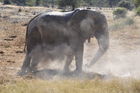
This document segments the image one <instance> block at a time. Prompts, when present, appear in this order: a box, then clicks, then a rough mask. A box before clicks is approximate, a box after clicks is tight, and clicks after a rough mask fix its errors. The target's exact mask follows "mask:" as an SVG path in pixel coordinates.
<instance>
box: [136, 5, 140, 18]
mask: <svg viewBox="0 0 140 93" xmlns="http://www.w3.org/2000/svg"><path fill="white" fill-rule="evenodd" d="M136 14H137V15H139V16H140V6H139V7H138V8H137V9H136Z"/></svg>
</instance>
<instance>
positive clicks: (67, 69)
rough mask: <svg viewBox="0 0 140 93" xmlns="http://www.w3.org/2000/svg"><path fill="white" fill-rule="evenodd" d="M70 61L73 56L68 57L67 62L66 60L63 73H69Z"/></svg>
mask: <svg viewBox="0 0 140 93" xmlns="http://www.w3.org/2000/svg"><path fill="white" fill-rule="evenodd" d="M72 60H73V55H68V56H67V60H66V64H65V66H64V73H68V72H70V70H69V65H70V64H71V62H72Z"/></svg>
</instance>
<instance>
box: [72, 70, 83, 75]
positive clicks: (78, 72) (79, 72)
mask: <svg viewBox="0 0 140 93" xmlns="http://www.w3.org/2000/svg"><path fill="white" fill-rule="evenodd" d="M73 73H74V74H75V75H80V74H81V73H82V70H78V69H76V70H75V71H74V72H73Z"/></svg>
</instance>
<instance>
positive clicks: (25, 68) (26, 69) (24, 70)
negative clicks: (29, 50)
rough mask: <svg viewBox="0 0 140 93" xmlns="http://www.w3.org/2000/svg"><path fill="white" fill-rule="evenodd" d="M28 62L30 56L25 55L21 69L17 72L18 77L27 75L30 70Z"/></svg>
mask: <svg viewBox="0 0 140 93" xmlns="http://www.w3.org/2000/svg"><path fill="white" fill-rule="evenodd" d="M30 61H31V56H30V55H29V54H26V56H25V59H24V62H23V65H22V67H21V71H20V72H18V75H20V76H23V75H25V74H27V73H28V72H29V70H30Z"/></svg>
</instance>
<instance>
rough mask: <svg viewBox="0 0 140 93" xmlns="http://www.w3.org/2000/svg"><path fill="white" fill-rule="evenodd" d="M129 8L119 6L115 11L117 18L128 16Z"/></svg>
mask: <svg viewBox="0 0 140 93" xmlns="http://www.w3.org/2000/svg"><path fill="white" fill-rule="evenodd" d="M126 14H127V10H126V8H122V7H119V8H117V9H115V10H114V11H113V15H114V16H115V18H124V17H126Z"/></svg>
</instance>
